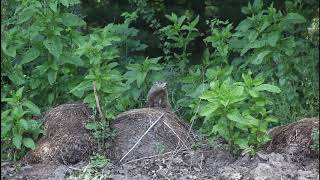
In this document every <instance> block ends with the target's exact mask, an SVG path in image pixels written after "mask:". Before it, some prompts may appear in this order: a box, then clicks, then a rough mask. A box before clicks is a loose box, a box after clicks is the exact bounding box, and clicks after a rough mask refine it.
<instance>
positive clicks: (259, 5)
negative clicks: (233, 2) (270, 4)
mask: <svg viewBox="0 0 320 180" xmlns="http://www.w3.org/2000/svg"><path fill="white" fill-rule="evenodd" d="M262 7H263V1H262V0H255V1H254V2H253V5H252V8H253V10H254V11H255V12H258V11H260V10H261V9H262Z"/></svg>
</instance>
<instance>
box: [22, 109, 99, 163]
mask: <svg viewBox="0 0 320 180" xmlns="http://www.w3.org/2000/svg"><path fill="white" fill-rule="evenodd" d="M90 114H91V113H90V110H89V109H88V108H87V106H85V105H84V104H80V103H73V104H63V105H60V106H58V107H56V108H53V109H52V110H51V111H49V112H48V113H47V114H46V115H45V116H44V118H43V125H44V132H45V134H44V136H43V137H42V138H41V139H40V140H39V142H38V146H37V148H36V149H35V150H34V151H30V152H28V153H27V155H26V156H25V158H24V159H23V161H24V162H28V163H41V162H44V163H47V162H50V161H53V162H55V161H56V162H60V163H62V164H75V163H77V162H79V161H81V160H84V159H86V158H87V157H88V156H89V155H90V154H91V152H92V151H93V150H94V143H93V140H92V139H91V138H90V135H89V133H88V132H87V130H86V129H85V128H84V126H85V123H86V122H88V121H89V120H90Z"/></svg>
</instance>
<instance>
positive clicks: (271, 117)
mask: <svg viewBox="0 0 320 180" xmlns="http://www.w3.org/2000/svg"><path fill="white" fill-rule="evenodd" d="M265 120H266V121H267V122H274V123H277V122H279V119H278V118H276V117H273V116H269V117H267V118H266V119H265Z"/></svg>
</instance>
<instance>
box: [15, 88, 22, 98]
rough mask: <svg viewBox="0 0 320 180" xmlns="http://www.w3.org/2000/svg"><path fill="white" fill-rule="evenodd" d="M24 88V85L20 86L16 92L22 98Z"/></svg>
mask: <svg viewBox="0 0 320 180" xmlns="http://www.w3.org/2000/svg"><path fill="white" fill-rule="evenodd" d="M23 89H24V86H23V87H21V88H19V89H18V90H17V92H16V96H17V97H18V98H19V99H21V98H22V93H23Z"/></svg>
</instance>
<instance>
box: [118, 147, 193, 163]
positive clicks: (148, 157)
mask: <svg viewBox="0 0 320 180" xmlns="http://www.w3.org/2000/svg"><path fill="white" fill-rule="evenodd" d="M185 150H188V149H180V150H178V151H179V152H180V151H185ZM175 152H176V150H174V151H169V152H166V153H162V154H157V155H153V156H147V157H142V158H139V159H134V160H131V161H128V162H126V163H124V164H129V163H133V162H137V161H141V160H144V159H151V158H155V157H160V156H164V155H167V154H171V153H175Z"/></svg>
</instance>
